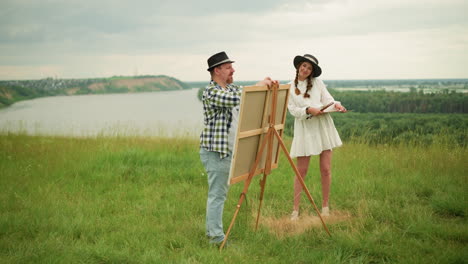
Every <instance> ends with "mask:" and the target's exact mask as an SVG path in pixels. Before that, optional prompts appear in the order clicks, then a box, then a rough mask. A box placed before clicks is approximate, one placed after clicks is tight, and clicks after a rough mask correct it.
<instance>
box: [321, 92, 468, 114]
mask: <svg viewBox="0 0 468 264" xmlns="http://www.w3.org/2000/svg"><path fill="white" fill-rule="evenodd" d="M330 92H331V93H332V95H333V97H334V98H335V99H336V100H337V101H340V102H342V103H343V105H345V106H346V107H347V108H348V109H350V110H353V111H355V112H360V113H468V95H467V94H465V93H456V92H453V91H452V92H449V91H447V90H443V91H442V92H439V93H424V92H422V91H415V89H414V90H411V91H410V92H408V93H402V92H393V91H336V90H332V89H330Z"/></svg>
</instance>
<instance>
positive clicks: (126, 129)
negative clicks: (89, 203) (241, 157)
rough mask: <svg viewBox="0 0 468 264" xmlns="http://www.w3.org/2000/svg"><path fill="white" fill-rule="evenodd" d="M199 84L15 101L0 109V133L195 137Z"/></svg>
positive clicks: (199, 117) (198, 120)
mask: <svg viewBox="0 0 468 264" xmlns="http://www.w3.org/2000/svg"><path fill="white" fill-rule="evenodd" d="M197 92H198V89H197V88H194V89H190V90H178V91H164V92H148V93H130V94H103V95H78V96H53V97H43V98H37V99H33V100H27V101H20V102H17V103H15V104H13V105H11V106H9V107H7V108H5V109H1V110H0V133H8V132H13V133H26V134H28V135H56V136H74V137H95V136H154V137H159V136H161V137H174V136H187V137H198V135H199V134H200V132H201V129H202V124H203V106H202V103H201V102H200V101H199V100H198V98H197Z"/></svg>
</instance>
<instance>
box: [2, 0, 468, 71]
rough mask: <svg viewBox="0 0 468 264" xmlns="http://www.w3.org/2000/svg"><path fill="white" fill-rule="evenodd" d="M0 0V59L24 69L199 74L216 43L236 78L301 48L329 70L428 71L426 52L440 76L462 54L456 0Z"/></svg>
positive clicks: (279, 64)
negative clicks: (230, 59) (442, 64)
mask: <svg viewBox="0 0 468 264" xmlns="http://www.w3.org/2000/svg"><path fill="white" fill-rule="evenodd" d="M1 7H2V8H1V9H0V66H1V67H6V68H8V69H10V70H9V71H5V72H10V73H11V72H12V70H11V69H16V71H18V72H23V74H24V76H25V78H28V76H33V77H35V76H43V75H41V74H40V72H47V73H48V74H50V73H51V72H53V71H54V70H55V71H56V74H57V75H58V76H63V77H78V76H79V77H96V76H95V75H99V74H109V73H113V74H111V75H123V74H133V73H135V72H140V73H143V72H144V73H153V74H168V75H173V76H179V77H180V78H181V79H184V80H200V79H204V78H206V65H205V64H206V58H207V57H208V56H209V55H211V54H214V53H215V52H218V51H220V50H225V51H227V52H228V54H230V56H232V57H235V58H236V59H237V61H236V67H237V68H238V71H237V73H236V75H237V76H238V77H239V78H240V79H258V78H261V77H263V76H264V75H269V73H270V74H274V75H275V76H278V77H279V78H289V76H290V75H291V73H290V72H291V70H292V69H291V65H290V64H291V63H290V60H291V59H292V57H294V56H295V55H297V54H304V53H314V54H316V55H317V56H318V57H319V60H320V61H321V63H323V64H324V65H325V66H327V68H328V69H330V70H329V71H326V72H324V76H329V77H333V78H353V77H354V78H366V76H368V77H373V78H374V77H375V78H387V77H389V76H393V77H395V78H398V76H408V78H409V77H411V76H413V77H422V76H432V75H433V74H432V72H431V70H429V71H424V70H421V68H422V67H423V66H424V65H427V63H425V61H430V60H438V61H444V62H445V64H446V66H447V69H445V70H444V71H440V70H439V71H436V72H435V73H434V74H436V73H438V74H439V75H438V76H439V77H443V76H466V73H461V72H460V70H459V69H457V68H455V67H456V66H458V65H460V61H463V60H465V61H466V60H467V59H468V58H467V56H468V55H467V54H468V52H467V48H466V47H467V46H468V40H467V39H466V37H464V36H466V35H468V34H467V33H468V32H467V29H468V19H467V18H466V16H465V14H464V10H467V9H468V3H467V2H466V1H461V0H447V1H437V0H414V1H403V0H395V1H384V0H374V1H372V0H329V1H328V0H327V1H325V0H316V1H308V0H298V1H285V0H275V1H267V0H261V1H245V0H242V1H229V2H220V1H214V0H202V1H174V0H173V1H165V0H156V1H150V0H140V1H132V2H127V1H117V2H116V1H110V0H103V1H88V0H80V1H78V0H68V1H64V0H43V1H35V0H14V1H11V0H4V1H2V4H1ZM356 63H359V64H360V67H356V66H355V65H356ZM402 65H411V67H410V66H408V67H407V68H405V67H402ZM35 67H37V69H38V70H37V71H36V72H34V68H35ZM40 67H43V68H44V67H46V68H47V69H49V70H47V71H44V70H41V68H40ZM43 68H42V69H43ZM354 68H356V69H354ZM136 69H137V70H136ZM449 69H450V70H449ZM5 72H4V73H2V74H1V75H0V78H8V77H7V74H6V73H5ZM90 74H93V76H87V75H90ZM20 75H21V74H19V73H18V74H15V76H20ZM257 76H258V77H257ZM379 76H380V77H379ZM45 77H46V76H45ZM29 78H31V77H29Z"/></svg>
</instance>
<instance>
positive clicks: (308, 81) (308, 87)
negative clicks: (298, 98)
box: [294, 62, 313, 98]
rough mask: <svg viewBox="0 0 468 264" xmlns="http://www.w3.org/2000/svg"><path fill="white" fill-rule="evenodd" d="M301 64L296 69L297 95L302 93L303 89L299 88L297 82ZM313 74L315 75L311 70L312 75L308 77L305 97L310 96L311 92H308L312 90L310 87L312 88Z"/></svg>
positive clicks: (295, 83)
mask: <svg viewBox="0 0 468 264" xmlns="http://www.w3.org/2000/svg"><path fill="white" fill-rule="evenodd" d="M303 63H304V62H303ZM301 65H302V63H301ZM301 65H299V66H298V67H297V69H296V79H294V85H295V86H296V89H295V90H294V92H295V93H296V94H297V95H300V94H301V91H300V90H299V88H297V83H298V80H297V76H298V75H299V68H301ZM312 75H313V72H311V73H310V75H309V76H308V77H307V89H306V91H305V93H304V98H309V97H310V94H309V93H308V92H309V91H310V89H312Z"/></svg>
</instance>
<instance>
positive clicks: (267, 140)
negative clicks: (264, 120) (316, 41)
mask: <svg viewBox="0 0 468 264" xmlns="http://www.w3.org/2000/svg"><path fill="white" fill-rule="evenodd" d="M268 89H269V90H270V91H271V92H272V103H271V108H270V115H269V123H268V131H267V133H266V136H265V137H264V138H263V141H262V144H261V146H260V148H259V150H258V152H257V156H256V159H255V163H254V164H253V166H252V167H251V169H250V171H249V175H248V176H247V179H246V180H245V183H244V189H243V190H242V193H241V195H240V199H239V202H238V203H237V209H236V211H235V212H234V216H233V218H232V220H231V224H230V225H229V228H228V230H227V232H226V235H225V237H224V240H223V242H222V243H221V246H220V247H219V250H220V251H221V250H223V248H224V246H225V244H226V241H227V239H228V237H229V234H230V233H231V229H232V227H233V226H234V222H235V220H236V217H237V215H238V213H239V211H240V207H241V205H242V203H243V202H244V200H245V198H246V195H247V191H248V189H249V186H250V183H251V182H252V179H253V177H254V176H255V171H256V170H257V166H258V164H259V162H260V159H261V157H262V154H263V151H264V149H265V146H266V145H267V144H268V148H267V153H266V162H265V168H264V170H263V178H262V179H261V181H260V187H261V190H260V203H259V206H258V212H257V220H256V224H255V230H257V228H258V222H259V219H260V209H261V207H262V202H263V194H264V192H265V184H266V179H267V176H268V175H269V174H270V173H271V160H272V152H273V139H274V137H276V139H277V140H278V142H279V144H280V146H281V149H282V150H283V151H284V154H285V155H286V157H287V159H288V161H289V164H290V165H291V167H292V168H293V170H294V173H295V174H296V177H297V179H298V180H299V182H300V184H301V186H302V189H303V190H304V191H305V193H306V195H307V198H309V201H310V202H311V203H312V205H313V206H314V208H315V211H316V212H317V214H318V216H319V217H320V220H321V222H322V225H323V228H324V229H325V231H327V233H328V235H329V236H331V234H330V231H329V230H328V228H327V226H326V225H325V222H324V221H323V218H322V215H321V214H320V211H319V210H318V208H317V205H316V204H315V202H314V199H313V198H312V195H311V194H310V192H309V190H308V189H307V186H306V185H305V183H304V180H303V179H302V177H301V176H300V173H299V170H298V169H297V167H296V165H295V164H294V161H293V160H292V158H291V156H290V155H289V152H288V150H287V149H286V146H285V145H284V142H283V139H282V138H281V136H280V134H279V133H278V131H276V129H275V113H276V107H277V100H278V84H273V85H272V86H269V87H268Z"/></svg>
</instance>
